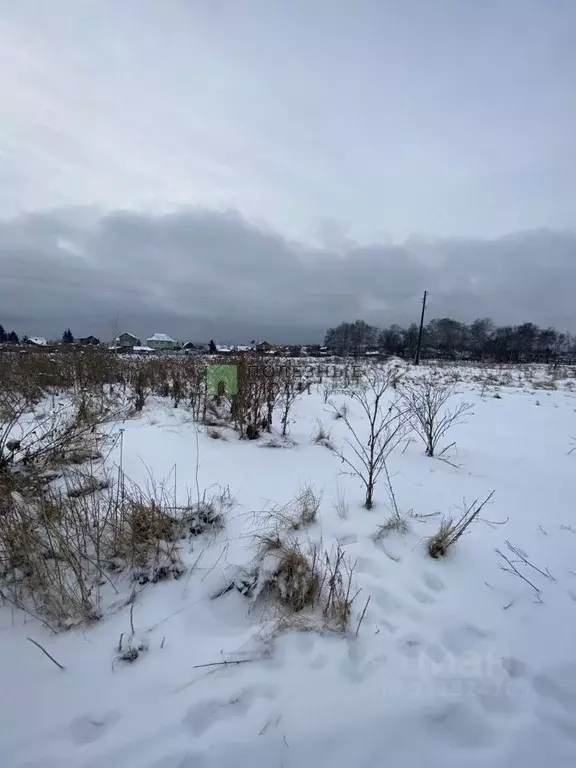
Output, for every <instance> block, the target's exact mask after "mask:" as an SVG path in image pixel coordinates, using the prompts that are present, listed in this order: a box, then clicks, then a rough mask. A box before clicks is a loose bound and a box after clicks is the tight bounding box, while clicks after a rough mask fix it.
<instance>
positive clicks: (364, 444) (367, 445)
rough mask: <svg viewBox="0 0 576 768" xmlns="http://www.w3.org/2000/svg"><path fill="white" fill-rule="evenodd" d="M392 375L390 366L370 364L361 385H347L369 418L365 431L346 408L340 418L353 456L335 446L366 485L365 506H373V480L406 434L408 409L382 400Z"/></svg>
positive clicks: (350, 394) (354, 473) (377, 476)
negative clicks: (370, 366) (347, 434)
mask: <svg viewBox="0 0 576 768" xmlns="http://www.w3.org/2000/svg"><path fill="white" fill-rule="evenodd" d="M394 375H395V372H394V371H393V370H392V369H391V368H385V369H383V370H379V369H377V368H369V369H367V370H365V371H364V372H363V374H362V380H361V384H360V386H359V387H358V388H355V389H350V390H349V397H350V398H351V399H352V400H354V401H355V402H356V403H358V405H359V406H360V408H361V411H362V413H363V414H364V418H365V419H366V420H367V422H368V434H367V435H366V436H365V437H363V436H362V435H361V434H360V433H359V431H358V430H357V429H356V427H355V426H354V425H353V424H352V421H351V419H350V417H349V415H348V412H347V411H346V413H345V415H343V416H341V418H342V419H343V420H344V422H345V424H346V426H347V428H348V431H349V433H350V435H351V437H350V438H349V439H347V441H346V442H347V444H348V445H349V446H350V448H351V450H352V456H351V457H348V456H347V455H346V454H345V453H344V452H343V450H341V449H338V448H336V447H335V448H334V452H335V453H336V455H337V456H338V457H339V458H340V459H341V461H342V462H343V463H344V464H345V465H346V466H347V467H348V468H349V470H350V471H351V473H352V474H353V475H355V476H356V477H358V478H360V480H361V481H362V483H363V485H364V487H365V489H366V496H365V500H364V506H365V507H366V509H372V506H373V503H374V491H375V488H376V483H377V482H378V478H379V477H380V475H381V473H382V471H383V470H384V467H385V466H386V459H387V458H388V456H389V455H390V453H391V452H392V451H393V450H394V448H396V446H397V445H398V443H399V442H400V441H401V440H402V438H403V437H404V436H405V434H406V427H407V424H408V417H407V412H406V411H404V410H402V409H400V408H399V407H398V402H397V400H396V399H394V400H393V401H392V402H391V403H390V404H389V405H387V403H386V402H385V401H386V394H387V392H388V389H389V388H390V385H391V381H392V378H393V377H394ZM339 412H340V413H341V412H342V409H340V411H339Z"/></svg>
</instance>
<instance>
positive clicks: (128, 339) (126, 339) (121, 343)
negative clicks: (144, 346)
mask: <svg viewBox="0 0 576 768" xmlns="http://www.w3.org/2000/svg"><path fill="white" fill-rule="evenodd" d="M115 346H116V347H117V348H118V349H121V350H124V351H127V350H131V349H134V347H139V346H140V339H139V338H138V337H137V336H134V334H132V333H121V334H120V336H118V338H117V339H116V343H115Z"/></svg>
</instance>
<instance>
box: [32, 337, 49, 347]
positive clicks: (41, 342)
mask: <svg viewBox="0 0 576 768" xmlns="http://www.w3.org/2000/svg"><path fill="white" fill-rule="evenodd" d="M28 341H29V342H30V343H31V344H35V345H36V346H37V347H45V346H46V345H47V344H48V342H47V341H46V339H45V338H44V337H43V336H30V337H29V339H28Z"/></svg>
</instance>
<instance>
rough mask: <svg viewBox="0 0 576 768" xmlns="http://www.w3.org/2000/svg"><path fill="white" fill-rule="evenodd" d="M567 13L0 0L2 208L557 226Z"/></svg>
mask: <svg viewBox="0 0 576 768" xmlns="http://www.w3.org/2000/svg"><path fill="white" fill-rule="evenodd" d="M575 29H576V3H575V2H574V0H554V2H551V1H550V0H493V1H492V2H473V1H472V0H468V1H467V0H402V2H399V1H398V0H357V1H356V2H342V1H341V0H314V2H310V0H290V2H287V1H286V0H243V1H242V2H238V0H164V2H163V1H162V0H121V2H120V1H119V0H82V2H79V1H78V0H57V2H54V1H53V2H49V1H48V0H44V2H43V1H42V0H17V1H15V0H0V216H9V215H14V214H16V213H19V212H21V211H23V210H43V209H46V208H48V207H53V206H60V205H77V204H80V205H102V206H104V208H105V209H106V210H110V209H117V208H122V209H124V208H133V209H136V210H141V209H146V210H153V211H156V212H157V211H158V210H164V211H165V210H173V209H176V208H177V207H178V206H181V205H188V204H191V205H201V206H205V207H207V208H217V209H226V208H228V207H233V208H236V209H238V210H240V211H242V213H243V214H244V215H245V216H247V217H248V218H250V220H258V219H259V218H261V219H263V220H265V221H266V222H269V223H270V224H271V225H272V226H274V227H275V228H276V229H278V230H279V231H281V232H283V233H289V234H290V236H293V237H298V238H300V239H306V238H310V237H312V234H313V233H315V234H317V235H320V237H321V238H322V239H323V240H324V241H325V242H330V243H331V247H334V248H338V249H339V248H340V245H341V242H342V240H344V241H346V240H347V239H349V237H348V236H350V237H352V238H356V239H361V240H362V241H363V242H366V241H367V240H370V239H373V238H374V236H375V233H376V232H390V233H391V235H392V237H394V238H395V239H397V240H398V239H399V240H403V239H404V238H406V237H407V236H408V235H410V233H413V232H420V233H430V234H432V235H433V236H435V237H446V236H450V235H452V234H454V233H458V234H465V235H473V236H476V237H484V236H488V237H496V236H500V235H502V234H504V233H506V232H510V231H516V230H523V229H526V228H530V227H534V226H547V227H551V228H563V227H573V226H574V214H575V211H576V205H575V203H576V164H575V158H576V99H575V98H574V94H575V93H576V46H575V45H574V30H575ZM327 220H332V221H334V220H335V221H337V222H346V223H347V227H346V231H345V234H346V237H343V233H342V232H338V230H337V228H336V230H335V229H334V227H332V228H327V227H326V226H325V224H324V226H323V225H322V222H326V221H327Z"/></svg>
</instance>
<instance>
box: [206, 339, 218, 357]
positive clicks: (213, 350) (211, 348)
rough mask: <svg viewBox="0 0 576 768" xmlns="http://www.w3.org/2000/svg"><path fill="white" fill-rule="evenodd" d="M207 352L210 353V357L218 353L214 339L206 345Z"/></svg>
mask: <svg viewBox="0 0 576 768" xmlns="http://www.w3.org/2000/svg"><path fill="white" fill-rule="evenodd" d="M208 351H209V352H210V354H211V355H215V354H216V352H218V349H217V348H216V343H215V341H214V339H210V343H209V344H208Z"/></svg>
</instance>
